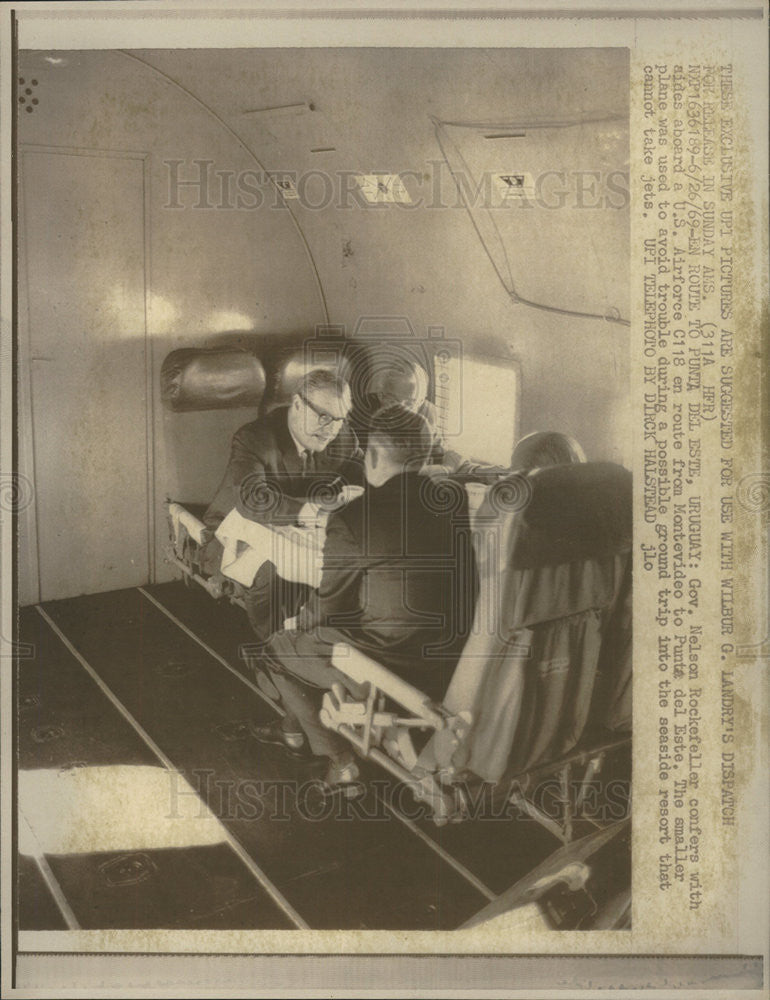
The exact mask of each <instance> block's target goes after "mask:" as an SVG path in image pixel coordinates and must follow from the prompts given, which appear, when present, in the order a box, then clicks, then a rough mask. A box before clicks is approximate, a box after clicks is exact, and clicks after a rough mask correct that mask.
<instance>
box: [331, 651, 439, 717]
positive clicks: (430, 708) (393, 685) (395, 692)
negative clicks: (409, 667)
mask: <svg viewBox="0 0 770 1000" xmlns="http://www.w3.org/2000/svg"><path fill="white" fill-rule="evenodd" d="M332 664H333V665H334V666H335V667H336V668H337V670H340V671H341V672H342V673H343V674H347V675H348V677H351V678H352V679H353V680H354V681H356V682H357V683H358V684H367V683H369V684H372V685H373V686H374V687H376V688H377V689H378V690H379V691H382V692H383V694H385V695H387V697H388V698H392V699H393V701H396V702H398V704H399V705H403V707H404V708H406V709H407V710H408V711H410V712H411V713H412V714H413V715H416V716H419V717H420V718H421V719H424V720H425V722H426V723H427V724H428V725H430V726H433V727H434V728H435V729H443V728H444V725H445V722H446V720H445V717H444V716H443V715H442V714H441V712H440V711H439V710H438V707H437V706H436V704H435V703H434V702H433V701H431V699H430V698H429V697H428V696H427V695H426V694H425V693H424V692H423V691H420V690H418V688H416V687H412V685H411V684H409V683H407V681H405V680H402V679H401V678H400V677H398V676H397V675H396V674H394V673H393V672H392V671H390V670H388V669H387V667H383V666H382V664H381V663H377V661H376V660H373V659H371V657H369V656H367V655H366V654H365V653H362V652H361V651H360V650H358V649H355V647H353V646H349V645H348V644H347V643H345V642H338V643H335V645H334V650H333V652H332Z"/></svg>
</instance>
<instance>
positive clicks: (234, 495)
mask: <svg viewBox="0 0 770 1000" xmlns="http://www.w3.org/2000/svg"><path fill="white" fill-rule="evenodd" d="M287 415H288V409H287V408H285V407H282V408H280V409H277V410H273V411H272V412H271V413H268V414H267V415H265V416H264V417H259V418H258V419H257V420H254V421H252V422H251V423H250V424H245V425H244V426H243V427H241V428H240V429H239V430H237V431H236V432H235V434H234V435H233V442H232V447H231V449H230V461H229V463H228V465H227V469H226V471H225V474H224V477H223V479H222V482H221V483H220V485H219V488H218V489H217V492H216V494H215V496H214V499H213V500H212V502H211V504H210V505H209V508H208V510H207V511H206V514H205V515H204V521H205V522H206V524H207V525H208V526H209V527H212V528H216V527H217V526H218V525H219V523H220V522H221V521H222V519H223V518H224V517H226V516H227V514H229V513H230V511H231V510H232V509H233V507H237V508H238V510H239V511H240V513H241V514H243V516H244V517H248V518H250V519H251V520H252V521H259V522H260V523H262V524H293V523H294V522H295V521H296V518H297V515H298V513H299V511H300V510H301V508H302V506H303V504H304V503H305V502H306V501H307V500H308V498H309V497H312V493H313V490H314V488H319V487H321V486H322V484H323V483H324V482H327V483H329V482H331V481H332V480H334V479H335V478H337V477H338V476H342V477H343V478H344V480H345V481H346V482H348V483H354V484H361V483H362V482H363V470H362V465H361V462H362V454H361V450H360V449H359V447H358V441H357V439H356V436H355V434H354V432H353V431H352V430H351V429H350V428H349V427H348V426H347V424H343V425H342V429H341V430H340V432H339V434H338V435H337V437H336V438H335V439H334V440H333V441H332V442H331V443H330V444H329V446H328V447H327V448H326V449H325V451H322V452H316V453H315V455H314V456H313V464H314V468H313V469H312V470H311V471H308V472H305V473H303V470H302V462H301V459H300V457H299V454H298V453H297V446H296V445H295V444H294V439H293V438H292V436H291V434H290V432H289V426H288V423H287Z"/></svg>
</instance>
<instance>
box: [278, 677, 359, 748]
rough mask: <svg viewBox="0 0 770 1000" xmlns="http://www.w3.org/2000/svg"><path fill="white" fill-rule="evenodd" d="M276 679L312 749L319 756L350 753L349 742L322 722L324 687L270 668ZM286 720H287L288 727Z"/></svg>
mask: <svg viewBox="0 0 770 1000" xmlns="http://www.w3.org/2000/svg"><path fill="white" fill-rule="evenodd" d="M270 674H271V677H272V680H273V683H274V684H275V686H276V687H277V688H278V690H279V691H280V693H281V701H282V703H283V705H284V707H285V708H286V710H287V713H289V714H290V716H291V718H293V719H296V720H297V722H298V725H299V728H301V729H302V730H303V731H304V732H305V734H306V735H307V738H308V742H309V743H310V749H311V750H312V751H313V753H314V754H315V755H316V756H317V757H331V758H332V760H339V759H340V758H343V757H347V756H349V754H350V747H349V744H348V743H347V742H346V741H345V740H343V739H342V737H341V736H338V735H337V733H335V732H332V730H331V729H327V728H326V726H324V725H323V723H322V722H321V719H320V718H319V712H320V710H321V701H322V700H323V694H324V692H323V690H322V689H321V688H314V687H309V686H308V685H307V684H302V683H301V682H300V681H297V680H295V679H294V678H293V677H291V676H290V675H289V674H284V673H279V672H278V671H272V670H271V671H270ZM285 723H286V720H284V728H285Z"/></svg>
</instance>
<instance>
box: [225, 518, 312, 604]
mask: <svg viewBox="0 0 770 1000" xmlns="http://www.w3.org/2000/svg"><path fill="white" fill-rule="evenodd" d="M216 536H217V538H218V539H219V541H220V542H221V543H222V547H223V548H224V553H223V554H222V567H221V569H222V573H223V574H224V575H225V576H227V577H229V578H230V579H231V580H236V581H237V582H238V583H241V584H243V586H245V587H249V586H251V584H252V583H253V582H254V577H255V576H256V574H257V571H258V570H259V568H260V567H261V566H262V565H263V564H264V563H266V562H268V561H269V562H272V563H273V564H274V565H275V568H276V572H277V573H278V575H279V576H281V577H283V578H284V580H292V581H294V582H295V583H307V584H309V585H310V586H311V587H318V586H319V584H320V582H321V570H322V567H323V547H324V539H325V536H326V532H325V530H324V525H323V524H322V523H317V525H316V527H312V528H297V527H293V526H289V525H281V526H276V527H267V526H266V525H264V524H258V523H257V522H256V521H250V520H249V519H248V518H245V517H243V516H242V515H241V514H239V513H238V511H237V510H231V511H230V513H229V514H228V515H227V517H226V518H225V519H224V521H222V523H221V524H220V526H219V527H218V528H217V532H216Z"/></svg>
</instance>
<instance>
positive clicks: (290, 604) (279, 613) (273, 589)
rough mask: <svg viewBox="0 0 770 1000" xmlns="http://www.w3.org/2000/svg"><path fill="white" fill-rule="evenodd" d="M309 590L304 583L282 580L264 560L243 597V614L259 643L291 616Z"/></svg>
mask: <svg viewBox="0 0 770 1000" xmlns="http://www.w3.org/2000/svg"><path fill="white" fill-rule="evenodd" d="M309 593H310V588H309V587H308V586H307V585H306V584H304V583H294V582H293V581H291V580H284V579H283V577H280V576H278V574H277V573H276V571H275V566H274V565H273V563H271V562H266V563H263V565H262V566H260V568H259V570H258V571H257V575H256V576H255V577H254V582H253V583H252V585H251V586H250V587H249V588H248V590H247V591H246V597H245V604H246V614H247V615H248V618H249V624H250V625H251V627H252V629H253V630H254V634H255V635H256V637H257V640H258V642H261V643H266V642H267V640H268V639H269V638H270V636H271V635H272V634H273V633H274V632H278V631H279V630H280V629H282V628H283V623H284V621H285V620H286V619H287V618H294V616H295V615H296V614H297V613H298V612H299V609H300V608H301V607H302V605H303V604H304V603H305V601H307V598H308V595H309Z"/></svg>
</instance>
